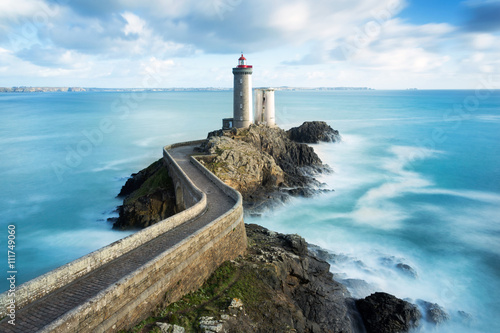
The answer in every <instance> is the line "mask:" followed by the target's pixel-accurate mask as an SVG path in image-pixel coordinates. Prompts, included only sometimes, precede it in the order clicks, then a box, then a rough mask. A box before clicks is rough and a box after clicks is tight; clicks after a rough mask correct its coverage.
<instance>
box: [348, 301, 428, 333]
mask: <svg viewBox="0 0 500 333" xmlns="http://www.w3.org/2000/svg"><path fill="white" fill-rule="evenodd" d="M356 306H357V308H358V311H359V313H360V314H361V317H362V318H363V322H364V324H365V328H366V331H367V332H368V333H372V332H373V333H382V332H384V333H397V332H408V331H409V330H410V329H412V328H416V327H418V325H419V323H420V319H421V318H422V314H421V313H420V311H419V310H418V308H417V307H416V306H415V305H413V304H411V303H409V302H406V301H403V300H401V299H398V298H396V297H394V296H392V295H390V294H387V293H381V292H377V293H374V294H372V295H370V296H368V297H366V298H364V299H359V300H357V301H356Z"/></svg>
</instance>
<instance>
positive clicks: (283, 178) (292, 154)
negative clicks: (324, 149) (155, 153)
mask: <svg viewBox="0 0 500 333" xmlns="http://www.w3.org/2000/svg"><path fill="white" fill-rule="evenodd" d="M304 124H308V123H304ZM325 125H326V124H325ZM302 126H304V125H302ZM302 126H301V127H302ZM327 126H328V125H327ZM308 128H310V129H315V130H316V132H315V133H309V132H308V131H307V129H305V128H303V129H302V132H301V133H303V134H304V135H308V136H309V137H316V138H318V140H320V139H322V138H324V137H326V136H327V135H319V134H320V132H319V130H318V127H317V126H310V127H308ZM328 128H330V127H329V126H328ZM330 129H331V128H330ZM307 133H309V134H307ZM207 140H208V141H207V143H206V144H205V145H204V147H203V149H202V150H203V151H204V152H206V153H208V154H210V155H212V156H210V157H208V158H201V161H202V162H203V163H204V164H205V166H206V167H207V168H209V169H210V170H211V171H212V172H213V173H214V174H215V175H217V176H218V177H219V178H220V179H222V180H223V181H224V182H225V183H227V184H228V185H230V186H232V187H234V188H235V189H237V190H238V191H240V192H241V194H242V196H243V199H244V202H245V208H246V209H247V211H249V212H259V211H260V210H262V209H264V208H267V207H268V206H270V205H272V204H273V203H276V202H282V201H285V200H286V199H287V197H288V195H302V196H311V195H313V194H314V193H316V192H317V191H320V190H322V189H321V185H322V184H320V183H319V182H318V181H317V180H316V179H315V178H314V175H315V174H318V173H323V172H330V171H331V169H330V168H329V167H328V166H327V165H324V164H323V163H322V162H321V159H320V158H319V157H318V155H316V153H315V152H314V149H313V148H312V147H310V146H308V145H306V144H302V143H297V142H295V141H292V140H291V139H290V138H289V135H288V134H287V132H285V131H284V130H282V129H280V128H277V127H273V128H271V127H267V126H263V125H251V126H250V127H249V128H246V129H232V130H227V131H222V130H219V131H214V132H211V133H209V135H208V139H207Z"/></svg>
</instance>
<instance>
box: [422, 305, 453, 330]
mask: <svg viewBox="0 0 500 333" xmlns="http://www.w3.org/2000/svg"><path fill="white" fill-rule="evenodd" d="M417 305H418V306H420V307H421V308H422V309H423V314H424V319H425V320H427V321H428V322H430V323H431V324H434V325H440V324H442V323H444V322H446V321H448V320H450V316H449V315H448V313H446V311H445V310H444V309H443V308H442V307H441V306H440V305H439V304H436V303H430V302H427V301H424V300H421V299H419V300H417Z"/></svg>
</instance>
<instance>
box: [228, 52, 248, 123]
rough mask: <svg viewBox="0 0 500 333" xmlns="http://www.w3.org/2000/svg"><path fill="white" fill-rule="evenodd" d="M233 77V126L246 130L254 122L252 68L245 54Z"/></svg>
mask: <svg viewBox="0 0 500 333" xmlns="http://www.w3.org/2000/svg"><path fill="white" fill-rule="evenodd" d="M233 75H234V85H233V88H234V93H233V94H234V95H233V126H234V127H236V128H246V127H248V126H250V124H251V123H252V122H253V121H252V120H253V119H251V117H252V118H253V111H252V66H249V65H247V59H246V58H245V57H244V56H243V54H241V57H240V58H239V59H238V67H235V68H233Z"/></svg>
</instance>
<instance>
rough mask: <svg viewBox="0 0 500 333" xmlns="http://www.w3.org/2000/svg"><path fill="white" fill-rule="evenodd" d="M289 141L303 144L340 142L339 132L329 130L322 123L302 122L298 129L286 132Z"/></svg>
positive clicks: (294, 128)
mask: <svg viewBox="0 0 500 333" xmlns="http://www.w3.org/2000/svg"><path fill="white" fill-rule="evenodd" d="M287 133H288V137H289V138H290V140H293V141H295V142H303V143H319V142H321V141H323V142H337V141H340V134H339V131H336V130H334V129H333V128H331V127H330V126H329V125H328V124H327V123H325V122H324V121H310V122H307V121H306V122H304V123H303V124H302V125H300V126H299V127H293V128H291V129H289V130H288V131H287Z"/></svg>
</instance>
